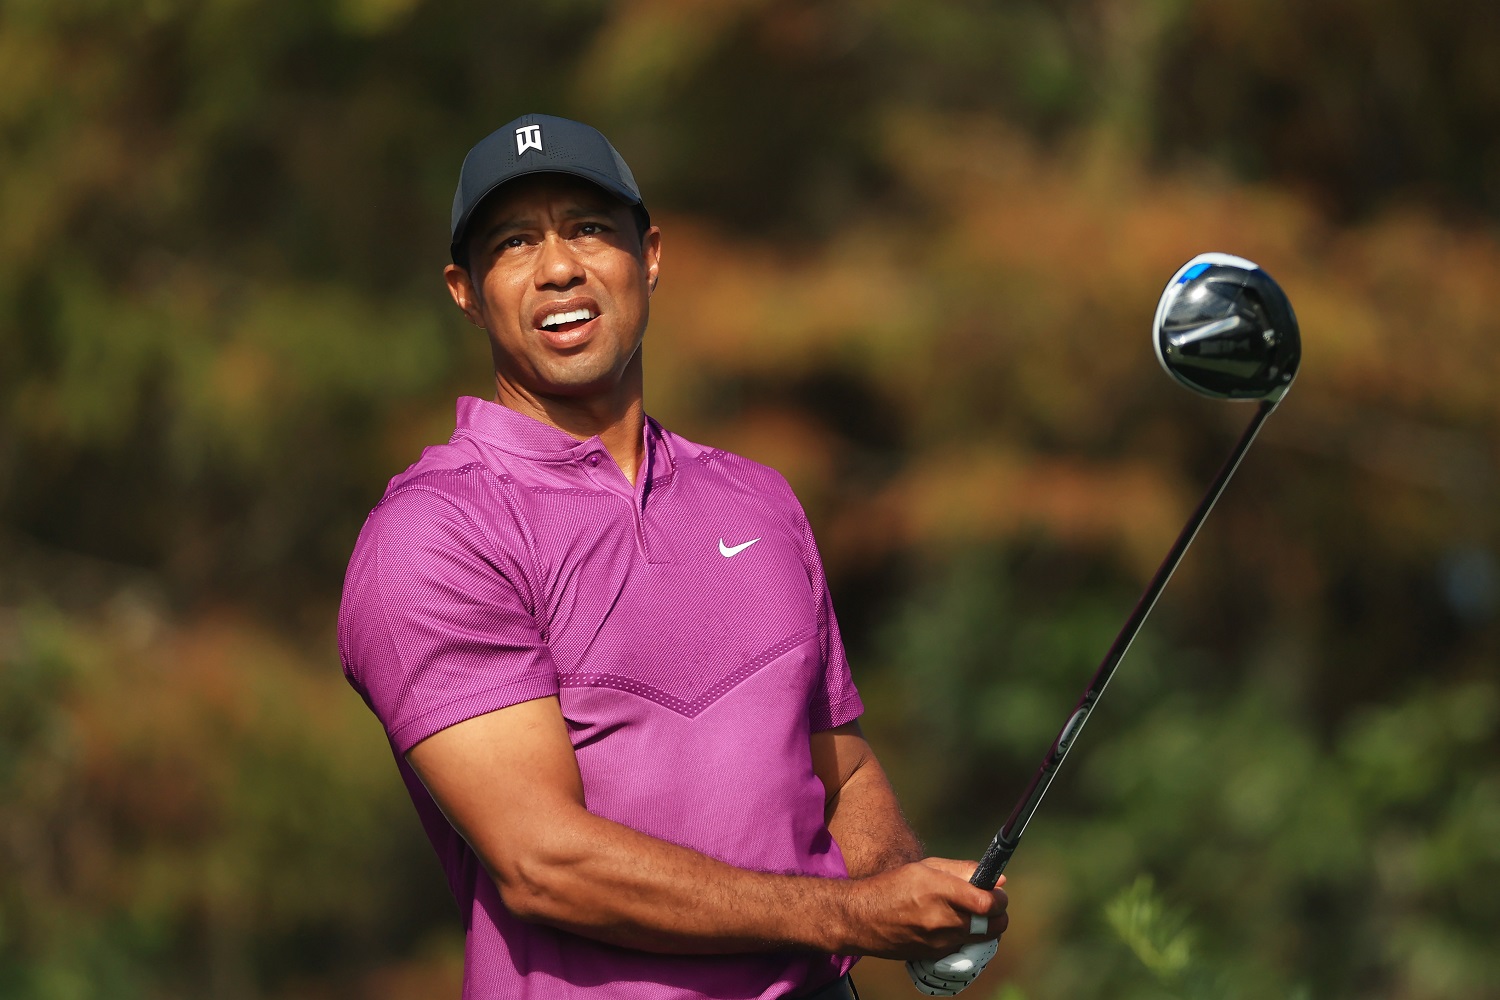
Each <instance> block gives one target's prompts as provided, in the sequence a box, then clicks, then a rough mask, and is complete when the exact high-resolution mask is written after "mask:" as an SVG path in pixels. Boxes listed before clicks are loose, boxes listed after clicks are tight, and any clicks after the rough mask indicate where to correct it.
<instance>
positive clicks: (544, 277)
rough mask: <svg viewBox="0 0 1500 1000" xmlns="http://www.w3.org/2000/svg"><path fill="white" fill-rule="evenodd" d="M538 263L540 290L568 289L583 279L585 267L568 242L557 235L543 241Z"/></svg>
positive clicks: (549, 236)
mask: <svg viewBox="0 0 1500 1000" xmlns="http://www.w3.org/2000/svg"><path fill="white" fill-rule="evenodd" d="M540 251H541V252H540V253H539V254H538V255H537V262H536V285H537V287H538V288H567V287H568V286H569V285H572V284H573V283H574V282H576V281H579V280H581V279H582V278H583V267H582V265H581V264H579V262H578V257H577V256H576V255H575V254H574V253H573V250H572V248H571V247H569V246H568V241H567V240H565V239H563V238H562V237H561V236H559V235H558V234H556V233H549V234H547V236H546V238H544V239H543V240H542V245H541V247H540Z"/></svg>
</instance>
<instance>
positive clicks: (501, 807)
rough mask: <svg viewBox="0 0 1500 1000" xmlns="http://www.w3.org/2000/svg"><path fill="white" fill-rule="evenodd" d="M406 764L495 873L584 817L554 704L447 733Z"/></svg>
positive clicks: (524, 707) (528, 705)
mask: <svg viewBox="0 0 1500 1000" xmlns="http://www.w3.org/2000/svg"><path fill="white" fill-rule="evenodd" d="M406 759H407V761H408V762H409V763H410V764H411V766H412V769H413V770H414V771H416V773H417V776H418V777H420V778H421V779H422V783H423V784H424V785H425V786H426V787H427V791H428V792H429V793H430V794H431V795H432V797H433V800H434V801H435V802H437V804H438V806H439V807H440V808H441V809H442V810H443V814H444V815H445V816H447V817H448V822H450V823H452V824H453V826H454V829H456V830H458V832H459V833H460V834H461V835H462V836H463V838H464V839H465V840H466V841H468V843H469V846H470V847H472V848H473V849H474V851H475V853H476V854H478V855H479V857H480V859H481V860H482V861H483V862H484V863H485V865H486V867H488V868H489V869H490V871H491V874H492V875H494V876H495V877H496V878H500V879H501V880H502V881H503V880H504V879H505V878H506V877H507V876H508V875H510V874H511V872H509V871H508V870H507V869H509V867H510V866H511V865H512V864H514V863H515V862H516V861H517V860H518V859H520V858H522V857H523V856H524V855H525V853H526V852H527V851H528V850H531V849H533V848H535V847H536V846H537V845H538V844H540V843H542V842H543V841H544V840H545V838H546V837H547V836H548V835H549V834H551V833H553V832H555V830H556V827H557V825H558V822H559V819H560V818H561V817H562V816H565V815H566V814H567V813H568V812H569V811H572V810H578V811H582V810H583V807H584V800H583V782H582V779H581V778H580V777H579V773H578V760H577V758H576V757H575V756H574V755H573V744H572V743H571V741H570V740H569V739H568V729H567V723H566V722H565V721H564V720H563V715H562V709H561V708H560V706H559V705H558V700H557V698H556V697H547V698H536V699H533V700H531V701H523V702H521V703H519V704H516V705H511V706H509V707H508V708H502V709H498V710H496V711H493V712H487V713H485V714H483V715H479V716H476V717H474V718H472V719H468V720H465V721H463V722H459V723H457V724H455V725H452V726H449V727H447V728H446V729H441V730H439V731H438V732H436V733H434V734H433V735H431V736H429V737H428V738H427V739H425V740H423V741H421V742H420V743H418V744H417V745H416V746H414V747H412V748H411V750H410V751H408V753H407V755H406Z"/></svg>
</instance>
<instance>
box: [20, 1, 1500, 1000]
mask: <svg viewBox="0 0 1500 1000" xmlns="http://www.w3.org/2000/svg"><path fill="white" fill-rule="evenodd" d="M1497 51H1500V19H1497V18H1495V17H1494V16H1493V10H1492V9H1491V5H1490V4H1489V3H1488V2H1486V0H1433V2H1428V3H1422V4H1412V3H1406V2H1400V0H1361V2H1353V0H1319V2H1316V3H1301V4H1286V3H1277V2H1273V0H1200V2H1188V0H1012V2H1007V3H1003V4H997V3H989V2H982V0H864V2H854V0H824V2H818V0H628V2H618V3H609V2H604V0H559V2H553V3H547V4H535V3H519V2H514V3H513V2H506V3H495V2H485V3H481V2H474V0H453V2H439V0H298V2H290V3H275V4H266V3H252V2H249V0H133V2H128V3H127V2H124V0H70V2H45V0H0V996H3V997H18V998H38V1000H74V998H80V1000H81V998H93V997H101V998H124V1000H130V998H142V1000H145V998H200V997H205V998H214V1000H251V998H264V1000H324V998H327V1000H334V998H340V1000H342V998H374V1000H409V998H413V1000H414V998H419V997H444V996H447V997H456V996H457V984H458V979H459V974H460V967H461V952H460V949H461V930H460V927H459V921H458V916H457V912H456V909H455V908H454V906H453V904H452V902H451V900H450V899H449V898H448V897H447V895H446V889H445V887H444V883H443V880H442V877H441V874H440V872H439V869H438V866H437V863H436V860H435V859H434V858H433V857H432V856H431V852H430V850H429V848H428V847H427V845H426V842H425V841H424V839H423V838H422V835H421V832H420V830H419V828H418V825H417V823H416V821H415V817H414V814H413V811H412V809H411V806H410V804H409V802H408V801H407V799H406V795H405V792H404V790H403V789H402V787H401V785H400V783H399V781H398V780H397V776H396V772H395V769H394V767H393V765H392V762H391V760H390V758H389V753H388V749H387V747H386V744H385V742H384V739H383V736H382V734H381V732H380V730H379V727H378V725H377V724H376V722H375V720H374V718H373V717H372V716H370V715H369V713H368V712H367V711H366V709H365V708H364V706H363V704H361V702H360V701H359V699H358V697H357V696H356V695H355V694H354V693H353V692H352V691H351V690H350V689H349V688H348V687H347V686H346V684H345V682H344V680H343V678H342V676H341V674H340V670H339V664H338V659H337V654H336V650H335V644H334V617H335V612H336V608H337V601H338V596H339V587H340V583H341V579H342V573H343V569H344V564H345V561H346V559H347V557H348V553H349V551H350V549H351V547H352V545H353V541H354V538H355V535H356V534H357V532H358V529H359V526H360V523H361V521H362V519H363V517H364V515H365V513H366V512H367V510H368V509H369V508H370V506H371V505H372V504H373V503H374V502H375V501H376V500H377V499H378V498H379V496H380V494H381V492H382V489H383V487H384V484H385V482H386V481H387V479H388V478H389V477H390V476H392V475H394V474H395V473H396V472H398V471H399V470H401V469H402V468H404V467H405V466H406V465H407V464H408V463H409V462H411V461H413V460H414V459H415V457H416V455H417V454H418V452H419V450H420V448H421V446H422V445H423V444H426V443H433V442H438V441H442V440H445V439H446V437H447V435H448V433H449V432H450V430H451V428H452V419H453V416H452V415H453V399H454V397H455V396H458V395H464V394H473V395H484V396H487V395H488V394H489V393H490V391H491V387H490V382H489V375H488V356H487V351H486V349H485V346H484V344H483V342H482V341H481V339H480V336H479V335H477V334H476V331H474V330H473V329H472V328H470V327H468V326H467V325H466V324H464V323H463V322H462V321H461V319H460V317H459V315H458V314H457V312H456V311H455V310H454V309H453V308H452V306H451V304H450V303H449V301H448V299H447V295H446V293H445V291H444V289H443V287H442V284H441V280H440V273H439V272H440V269H441V267H442V266H443V264H444V263H445V260H446V257H445V254H446V241H447V237H446V235H445V234H446V226H447V221H448V208H449V202H450V199H451V197H452V190H453V184H454V181H455V178H456V175H457V169H458V165H459V162H460V160H461V158H462V156H463V154H464V152H465V150H466V149H467V148H468V147H469V146H470V145H471V144H472V143H473V142H474V141H476V140H477V139H479V138H480V137H481V136H483V135H484V134H485V133H487V132H488V131H490V130H491V129H493V128H495V127H497V126H498V125H500V124H501V123H503V122H505V121H508V120H509V119H511V118H512V117H514V116H516V115H518V114H520V113H523V112H526V111H532V110H536V111H544V112H550V113H554V114H562V115H567V116H571V117H577V118H582V119H585V120H587V121H589V122H591V123H593V124H595V125H597V126H598V127H600V128H601V129H603V130H604V131H605V132H606V134H608V135H609V136H610V137H611V139H612V140H613V141H614V142H615V144H616V145H617V146H618V147H619V148H620V150H621V151H622V152H623V153H624V155H625V156H626V158H627V159H628V160H629V162H630V163H631V165H632V166H633V167H634V170H635V173H636V176H637V177H638V178H639V180H640V182H641V185H642V187H643V188H644V190H645V192H646V197H647V201H648V203H649V204H650V206H651V208H652V211H653V214H654V215H655V217H656V220H657V221H658V222H659V223H660V224H661V226H662V228H663V230H664V232H665V239H664V265H663V279H662V282H661V287H660V289H659V291H658V293H657V295H656V297H655V299H654V301H653V304H654V311H655V314H654V316H653V318H652V324H651V330H650V334H649V336H648V340H647V347H646V351H647V355H648V363H647V371H648V376H647V377H648V386H647V391H648V407H649V409H650V410H651V412H652V413H654V415H655V416H657V417H658V418H660V419H662V420H663V421H664V422H665V423H667V424H668V425H669V426H671V427H673V428H674V429H676V430H678V431H680V432H682V433H684V434H686V435H687V436H689V437H692V438H695V439H698V440H701V441H705V442H709V443H712V444H715V445H719V446H722V447H725V448H729V449H732V450H737V451H740V452H742V453H744V454H747V455H749V456H751V457H753V458H756V459H758V460H761V461H764V462H767V463H770V464H772V465H774V466H776V467H778V468H780V469H781V470H782V471H783V472H785V473H786V475H787V476H788V477H789V478H790V479H791V481H792V483H793V485H794V486H795V487H796V488H797V490H798V492H799V494H800V495H801V497H802V498H803V501H804V502H805V504H806V506H807V508H808V511H809V514H810V516H811V519H812V521H813V525H814V528H815V529H816V531H817V533H818V537H819V539H820V543H821V545H822V548H823V552H824V556H825V560H826V562H827V564H828V568H829V572H830V576H831V580H832V585H833V592H834V596H835V601H836V604H837V607H838V610H839V613H840V617H841V621H842V624H843V628H844V634H845V637H846V639H847V641H848V644H849V647H850V652H851V656H852V659H853V661H854V663H855V664H856V671H857V678H858V680H859V682H860V685H861V687H862V689H863V691H864V693H865V697H866V701H867V704H868V714H867V716H866V718H865V725H866V729H867V731H868V733H869V734H870V735H871V738H872V740H873V741H874V743H875V745H876V747H877V748H878V750H879V751H880V752H881V755H882V758H883V760H884V761H885V763H886V765H887V767H888V769H889V770H890V771H891V772H892V776H893V780H894V781H895V782H896V784H897V785H898V790H899V791H900V793H901V794H902V796H903V798H904V801H905V803H906V804H907V807H908V810H909V813H910V816H911V818H912V820H913V822H914V824H915V825H916V826H917V828H918V830H919V831H920V833H921V834H922V835H923V837H924V838H926V840H927V841H928V844H929V846H930V848H931V849H932V850H933V851H934V852H935V853H943V854H949V855H955V856H969V857H972V856H975V855H977V854H978V853H979V851H980V850H981V849H982V848H983V846H984V844H985V843H987V841H988V839H989V837H990V835H991V834H992V833H993V832H994V830H995V829H996V828H997V827H998V826H999V824H1000V822H1001V821H1002V820H1003V819H1004V818H1005V815H1006V814H1007V813H1008V812H1009V810H1010V807H1011V805H1012V803H1013V802H1014V800H1015V797H1016V796H1017V795H1018V794H1019V792H1020V790H1021V788H1022V787H1023V786H1024V784H1025V782H1026V780H1027V779H1028V777H1029V776H1030V773H1031V771H1032V769H1033V768H1034V767H1035V765H1036V763H1037V762H1038V760H1039V759H1040V757H1041V755H1042V752H1043V751H1044V749H1045V748H1046V746H1047V745H1048V743H1049V742H1050V741H1051V739H1052V737H1053V736H1054V735H1055V734H1056V730H1057V727H1058V726H1059V725H1060V724H1061V722H1062V720H1063V719H1064V718H1065V717H1066V714H1067V712H1068V710H1069V709H1070V708H1071V707H1072V705H1073V702H1074V700H1075V699H1076V698H1077V696H1078V694H1079V693H1080V692H1081V690H1082V688H1083V685H1084V683H1085V681H1086V680H1087V678H1088V677H1089V675H1090V674H1091V673H1092V671H1093V669H1094V667H1095V665H1096V663H1097V660H1098V658H1099V656H1100V655H1101V654H1102V653H1103V651H1104V650H1105V648H1106V647H1107V646H1108V644H1109V640H1110V639H1111V638H1112V637H1113V635H1114V633H1115V630H1116V629H1117V628H1118V627H1119V625H1120V623H1121V622H1122V621H1123V619H1124V617H1125V615H1126V614H1127V612H1128V611H1129V610H1130V608H1131V606H1132V605H1133V604H1134V602H1135V598H1136V595H1137V593H1138V592H1139V589H1140V587H1141V586H1142V584H1143V583H1144V581H1145V580H1146V578H1147V577H1148V576H1149V574H1150V572H1151V570H1152V569H1153V568H1154V567H1155V565H1156V563H1157V561H1158V560H1159V559H1160V558H1161V556H1162V554H1163V553H1164V552H1165V551H1166V549H1167V546H1168V545H1169V543H1170V542H1171V539H1172V537H1173V536H1174V535H1175V533H1176V531H1177V529H1178V526H1179V525H1180V524H1181V523H1182V521H1183V520H1184V518H1185V517H1186V515H1187V513H1188V511H1189V510H1190V508H1191V506H1192V504H1193V503H1194V502H1195V501H1196V499H1197V497H1198V495H1199V493H1200V492H1201V491H1202V489H1203V487H1204V485H1205V484H1206V483H1207V481H1208V479H1209V478H1210V476H1211V475H1212V473H1213V472H1214V470H1215V469H1216V468H1217V466H1218V464H1219V462H1220V461H1221V459H1222V457H1223V456H1224V454H1225V453H1226V452H1227V450H1228V448H1229V446H1230V444H1231V443H1232V441H1233V439H1234V438H1235V436H1236V435H1237V434H1238V433H1239V430H1240V428H1241V427H1242V426H1243V424H1244V422H1245V421H1246V420H1248V418H1249V415H1250V410H1249V408H1247V407H1243V406H1236V405H1231V404H1226V403H1216V402H1212V401H1209V400H1205V399H1201V398H1199V397H1196V396H1194V395H1192V394H1191V393H1188V392H1186V391H1184V390H1183V389H1181V388H1180V387H1178V386H1176V385H1175V384H1173V383H1172V381H1171V380H1170V379H1168V378H1167V377H1166V376H1165V375H1163V374H1162V373H1161V372H1160V370H1159V369H1158V368H1157V365H1156V361H1155V359H1154V357H1153V355H1152V351H1151V348H1150V344H1149V339H1148V331H1149V327H1150V321H1151V316H1152V312H1153V309H1154V307H1155V303H1156V298H1157V295H1158V293H1159V292H1160V290H1161V288H1162V286H1163V284H1164V283H1165V282H1166V280H1167V278H1168V277H1169V276H1170V275H1171V274H1172V272H1173V271H1174V269H1175V268H1177V267H1178V265H1180V264H1181V263H1182V262H1184V261H1185V260H1187V259H1188V258H1189V257H1191V256H1192V255H1194V254H1196V253H1198V252H1200V251H1204V250H1224V251H1230V252H1234V253H1238V254H1242V255H1244V256H1248V257H1250V258H1251V259H1253V260H1256V261H1258V262H1259V263H1260V264H1262V265H1263V266H1264V267H1265V268H1266V269H1267V270H1268V271H1270V273H1271V274H1272V275H1274V276H1275V277H1276V278H1277V279H1278V280H1279V281H1280V283H1281V284H1282V285H1283V287H1284V288H1285V289H1286V291H1287V292H1288V294H1289V295H1290V297H1291V299H1292V302H1293V303H1294V305H1295V307H1296V309H1297V311H1298V313H1299V316H1300V319H1301V323H1302V331H1303V338H1304V351H1305V353H1304V360H1303V366H1302V374H1301V376H1300V378H1299V380H1298V383H1297V385H1296V387H1295V388H1294V389H1293V391H1292V393H1291V394H1290V395H1289V397H1288V398H1287V402H1286V403H1285V404H1284V405H1283V406H1282V407H1281V409H1280V410H1279V411H1278V413H1277V415H1276V416H1275V417H1274V418H1273V419H1272V420H1271V421H1270V422H1269V424H1268V425H1267V427H1266V429H1265V431H1264V433H1263V435H1262V437H1261V440H1260V442H1259V443H1258V444H1257V445H1256V447H1255V448H1254V449H1253V450H1252V451H1251V453H1250V455H1249V457H1248V458H1247V460H1246V462H1245V464H1244V465H1243V467H1242V468H1241V470H1240V472H1239V474H1238V476H1237V478H1236V480H1235V481H1234V482H1233V483H1232V484H1231V485H1230V488H1229V490H1228V492H1227V493H1226V495H1225V497H1224V499H1223V501H1222V502H1221V503H1220V505H1219V508H1218V510H1217V511H1216V512H1215V514H1214V516H1213V517H1212V518H1211V519H1210V520H1209V522H1208V524H1207V526H1206V527H1205V529H1204V531H1203V533H1202V535H1201V536H1200V537H1199V540H1198V541H1197V543H1196V544H1195V547H1194V549H1193V550H1192V551H1191V552H1190V553H1189V555H1188V558H1187V559H1186V561H1185V563H1184V564H1183V566H1182V568H1181V570H1180V571H1179V573H1178V576H1177V577H1176V579H1175V580H1174V581H1173V584H1172V586H1171V587H1169V588H1168V590H1167V593H1166V595H1165V597H1164V598H1163V600H1162V602H1161V604H1160V605H1159V607H1158V609H1157V611H1156V613H1155V614H1154V615H1153V617H1152V619H1151V621H1150V622H1149V623H1148V625H1147V627H1146V629H1145V632H1144V634H1143V635H1142V636H1141V638H1140V640H1139V641H1138V643H1137V645H1136V647H1135V649H1134V650H1133V651H1132V653H1131V655H1130V656H1129V657H1128V658H1127V660H1126V662H1125V664H1124V666H1123V667H1122V668H1121V671H1120V674H1119V675H1118V677H1117V678H1116V680H1115V682H1114V684H1113V685H1112V687H1111V690H1110V693H1109V696H1108V697H1107V698H1106V699H1105V700H1104V702H1103V703H1102V706H1101V708H1100V710H1099V711H1098V712H1097V713H1096V714H1095V715H1094V717H1093V721H1092V724H1091V725H1090V726H1089V730H1088V733H1087V735H1086V737H1085V738H1084V739H1083V740H1082V741H1081V743H1080V746H1079V748H1078V751H1077V753H1076V754H1074V756H1073V758H1072V760H1071V761H1070V763H1069V764H1068V765H1067V767H1066V768H1065V769H1064V770H1063V772H1062V774H1061V776H1060V778H1059V780H1058V783H1057V785H1056V786H1055V787H1054V790H1053V792H1052V793H1051V795H1050V796H1049V799H1048V801H1047V803H1046V805H1045V806H1044V808H1043V809H1042V811H1041V812H1040V814H1039V815H1038V818H1037V820H1036V821H1035V823H1034V824H1033V825H1032V827H1031V829H1030V831H1029V834H1028V839H1027V842H1026V845H1025V846H1024V847H1023V848H1022V850H1021V851H1020V852H1019V853H1018V854H1017V856H1016V860H1015V862H1014V864H1013V865H1012V867H1011V869H1010V871H1009V877H1010V887H1011V892H1012V901H1013V902H1012V912H1013V914H1014V918H1013V929H1012V930H1011V931H1010V932H1009V933H1008V934H1007V935H1006V938H1005V941H1004V943H1003V947H1002V950H1001V953H1000V957H999V958H998V959H997V961H996V963H995V964H994V966H993V967H992V969H993V971H991V972H989V973H987V974H986V976H985V978H984V979H983V980H982V981H981V982H980V983H979V984H978V985H977V986H976V987H975V988H974V990H973V991H971V992H970V993H969V994H968V995H969V996H973V997H975V998H976V1000H1061V998H1069V1000H1092V998H1106V997H1108V998H1129V1000H1135V998H1139V1000H1146V998H1160V997H1179V998H1189V997H1242V998H1247V1000H1249V998H1259V997H1302V998H1307V1000H1313V998H1325V997H1328V998H1342V997H1351V998H1353V997H1358V998H1379V1000H1397V998H1400V1000H1427V998H1453V1000H1459V998H1480V997H1494V996H1496V995H1500V950H1497V949H1496V948H1495V941H1496V939H1497V935H1500V894H1497V893H1496V891H1495V889H1496V886H1497V885H1500V755H1497V748H1500V738H1497V727H1500V691H1497V677H1496V666H1495V664H1496V658H1497V653H1500V563H1497V552H1500V503H1497V475H1496V464H1497V460H1500V396H1497V393H1496V392H1495V387H1496V384H1497V376H1500V313H1497V309H1496V306H1495V302H1496V294H1495V289H1496V287H1497V284H1500V240H1497V235H1500V228H1497V215H1500V60H1497V59H1496V58H1495V53H1496V52H1497ZM860 982H861V986H862V989H863V991H864V994H865V996H866V997H867V1000H868V998H875V1000H879V998H882V997H884V998H896V997H910V996H915V994H914V993H913V992H911V987H910V986H909V984H908V983H907V982H906V978H905V975H904V973H903V972H902V971H901V970H900V967H899V966H898V965H896V964H894V963H880V962H868V963H865V964H864V965H862V966H861V977H860Z"/></svg>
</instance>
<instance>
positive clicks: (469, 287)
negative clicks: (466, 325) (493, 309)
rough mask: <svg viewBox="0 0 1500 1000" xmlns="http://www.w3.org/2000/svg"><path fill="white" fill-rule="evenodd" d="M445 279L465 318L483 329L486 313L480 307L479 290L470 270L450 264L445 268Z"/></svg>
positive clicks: (455, 302)
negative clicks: (470, 275) (470, 274)
mask: <svg viewBox="0 0 1500 1000" xmlns="http://www.w3.org/2000/svg"><path fill="white" fill-rule="evenodd" d="M443 280H444V281H445V282H447V283H448V294H449V295H451V296H453V302H454V304H455V305H457V306H458V308H459V309H461V310H462V311H463V314H464V318H465V319H467V320H468V321H469V322H470V323H473V324H474V325H475V326H477V327H479V328H480V329H481V330H483V329H484V315H483V313H482V312H481V311H480V308H479V306H480V303H479V292H478V290H477V288H476V287H475V285H474V280H473V279H472V278H470V277H469V272H468V270H467V269H465V268H462V267H459V266H458V265H457V264H449V265H448V266H447V267H445V268H443Z"/></svg>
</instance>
